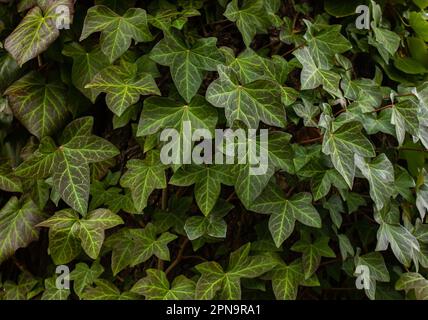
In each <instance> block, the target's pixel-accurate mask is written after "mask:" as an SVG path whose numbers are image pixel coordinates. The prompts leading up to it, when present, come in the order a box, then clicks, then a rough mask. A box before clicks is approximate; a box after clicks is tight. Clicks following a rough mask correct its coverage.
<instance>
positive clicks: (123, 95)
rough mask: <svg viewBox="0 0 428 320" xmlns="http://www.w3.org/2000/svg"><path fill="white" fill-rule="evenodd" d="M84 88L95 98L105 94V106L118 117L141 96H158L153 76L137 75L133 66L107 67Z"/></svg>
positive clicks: (135, 66)
mask: <svg viewBox="0 0 428 320" xmlns="http://www.w3.org/2000/svg"><path fill="white" fill-rule="evenodd" d="M85 88H86V89H91V90H93V92H95V95H96V96H97V95H99V94H100V93H101V92H106V93H107V95H106V102H107V106H108V107H109V109H110V110H111V111H112V112H113V113H114V114H115V115H117V116H118V117H120V116H121V115H122V114H123V113H124V112H125V111H126V110H127V109H128V108H129V107H130V106H132V105H133V104H136V103H137V102H138V101H139V99H140V96H141V95H151V94H154V95H160V91H159V89H158V87H157V85H156V82H155V80H154V79H153V76H152V75H151V74H148V73H142V74H139V73H138V72H137V65H135V64H123V65H122V66H120V67H119V66H110V67H107V68H105V69H103V70H102V71H100V72H99V73H98V74H97V75H96V76H95V77H94V78H93V79H92V81H91V82H90V83H89V84H87V85H86V86H85Z"/></svg>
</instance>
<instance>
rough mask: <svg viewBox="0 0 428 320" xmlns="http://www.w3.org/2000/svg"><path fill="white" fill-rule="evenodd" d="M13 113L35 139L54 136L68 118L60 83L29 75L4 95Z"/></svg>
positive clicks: (33, 73)
mask: <svg viewBox="0 0 428 320" xmlns="http://www.w3.org/2000/svg"><path fill="white" fill-rule="evenodd" d="M5 95H7V97H8V99H9V103H10V106H11V108H12V110H13V113H14V115H15V117H16V118H17V119H19V121H21V122H22V124H23V125H24V126H25V127H26V128H27V130H28V131H30V132H31V133H32V134H33V135H35V136H36V137H37V138H43V137H46V136H50V135H51V134H53V133H56V131H57V130H58V129H60V128H61V127H62V126H63V125H64V123H65V120H66V118H67V115H68V110H67V105H66V91H65V87H64V85H63V84H62V83H61V82H58V81H56V82H50V81H46V79H45V78H43V76H42V75H41V74H39V73H36V72H30V73H29V74H27V75H26V76H24V77H22V78H21V79H19V80H18V81H16V82H15V83H13V84H12V85H11V86H10V87H9V88H8V89H7V90H6V92H5Z"/></svg>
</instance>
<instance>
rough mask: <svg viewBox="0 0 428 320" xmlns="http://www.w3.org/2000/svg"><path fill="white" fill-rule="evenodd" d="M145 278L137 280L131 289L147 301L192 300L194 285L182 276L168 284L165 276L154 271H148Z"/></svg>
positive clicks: (160, 272) (161, 272)
mask: <svg viewBox="0 0 428 320" xmlns="http://www.w3.org/2000/svg"><path fill="white" fill-rule="evenodd" d="M146 272H147V276H146V277H145V278H143V279H141V280H139V281H138V282H137V283H136V284H134V286H133V287H132V289H131V292H135V293H137V294H139V295H142V296H144V297H145V298H146V299H148V300H193V299H194V295H195V283H194V282H193V281H192V280H189V279H188V278H186V277H185V276H183V275H180V276H178V277H177V278H175V279H174V281H173V282H172V284H170V283H169V281H168V279H167V277H166V274H165V273H164V272H163V271H160V270H156V269H148V270H147V271H146Z"/></svg>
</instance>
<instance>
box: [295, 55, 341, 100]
mask: <svg viewBox="0 0 428 320" xmlns="http://www.w3.org/2000/svg"><path fill="white" fill-rule="evenodd" d="M293 54H294V55H295V56H296V58H297V59H298V60H299V62H300V63H301V65H302V66H303V69H302V72H301V75H300V82H301V89H302V90H311V89H316V88H318V87H319V86H321V85H322V86H323V88H324V90H325V91H327V92H329V93H331V94H332V95H334V96H337V97H341V96H342V93H341V91H340V89H339V82H340V75H338V74H337V73H335V72H334V71H331V70H328V69H326V68H325V67H322V66H319V65H317V63H316V61H315V60H314V57H313V56H312V53H311V51H310V50H309V48H308V47H303V48H300V49H298V50H296V51H294V52H293Z"/></svg>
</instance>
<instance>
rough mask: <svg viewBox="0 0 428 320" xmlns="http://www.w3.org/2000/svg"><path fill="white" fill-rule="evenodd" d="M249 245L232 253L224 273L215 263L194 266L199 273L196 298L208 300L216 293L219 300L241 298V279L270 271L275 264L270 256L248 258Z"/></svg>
mask: <svg viewBox="0 0 428 320" xmlns="http://www.w3.org/2000/svg"><path fill="white" fill-rule="evenodd" d="M249 253H250V244H249V243H248V244H246V245H244V246H242V247H241V248H239V249H238V250H236V251H234V252H232V254H231V255H230V259H229V267H228V268H227V271H226V272H225V271H224V270H223V268H222V267H221V266H220V265H219V264H218V263H217V262H205V263H202V264H199V265H197V266H196V269H197V270H198V271H199V272H200V273H201V277H200V278H199V280H198V282H197V284H196V298H197V299H204V300H210V299H213V298H214V297H215V295H216V294H217V292H218V291H220V292H219V296H220V298H221V299H227V300H234V299H240V298H241V284H240V282H241V281H240V280H241V278H256V277H258V276H260V275H262V274H264V273H266V272H268V271H270V270H271V269H272V268H273V267H275V265H276V264H277V261H276V259H274V258H273V257H271V256H262V255H257V256H249Z"/></svg>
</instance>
